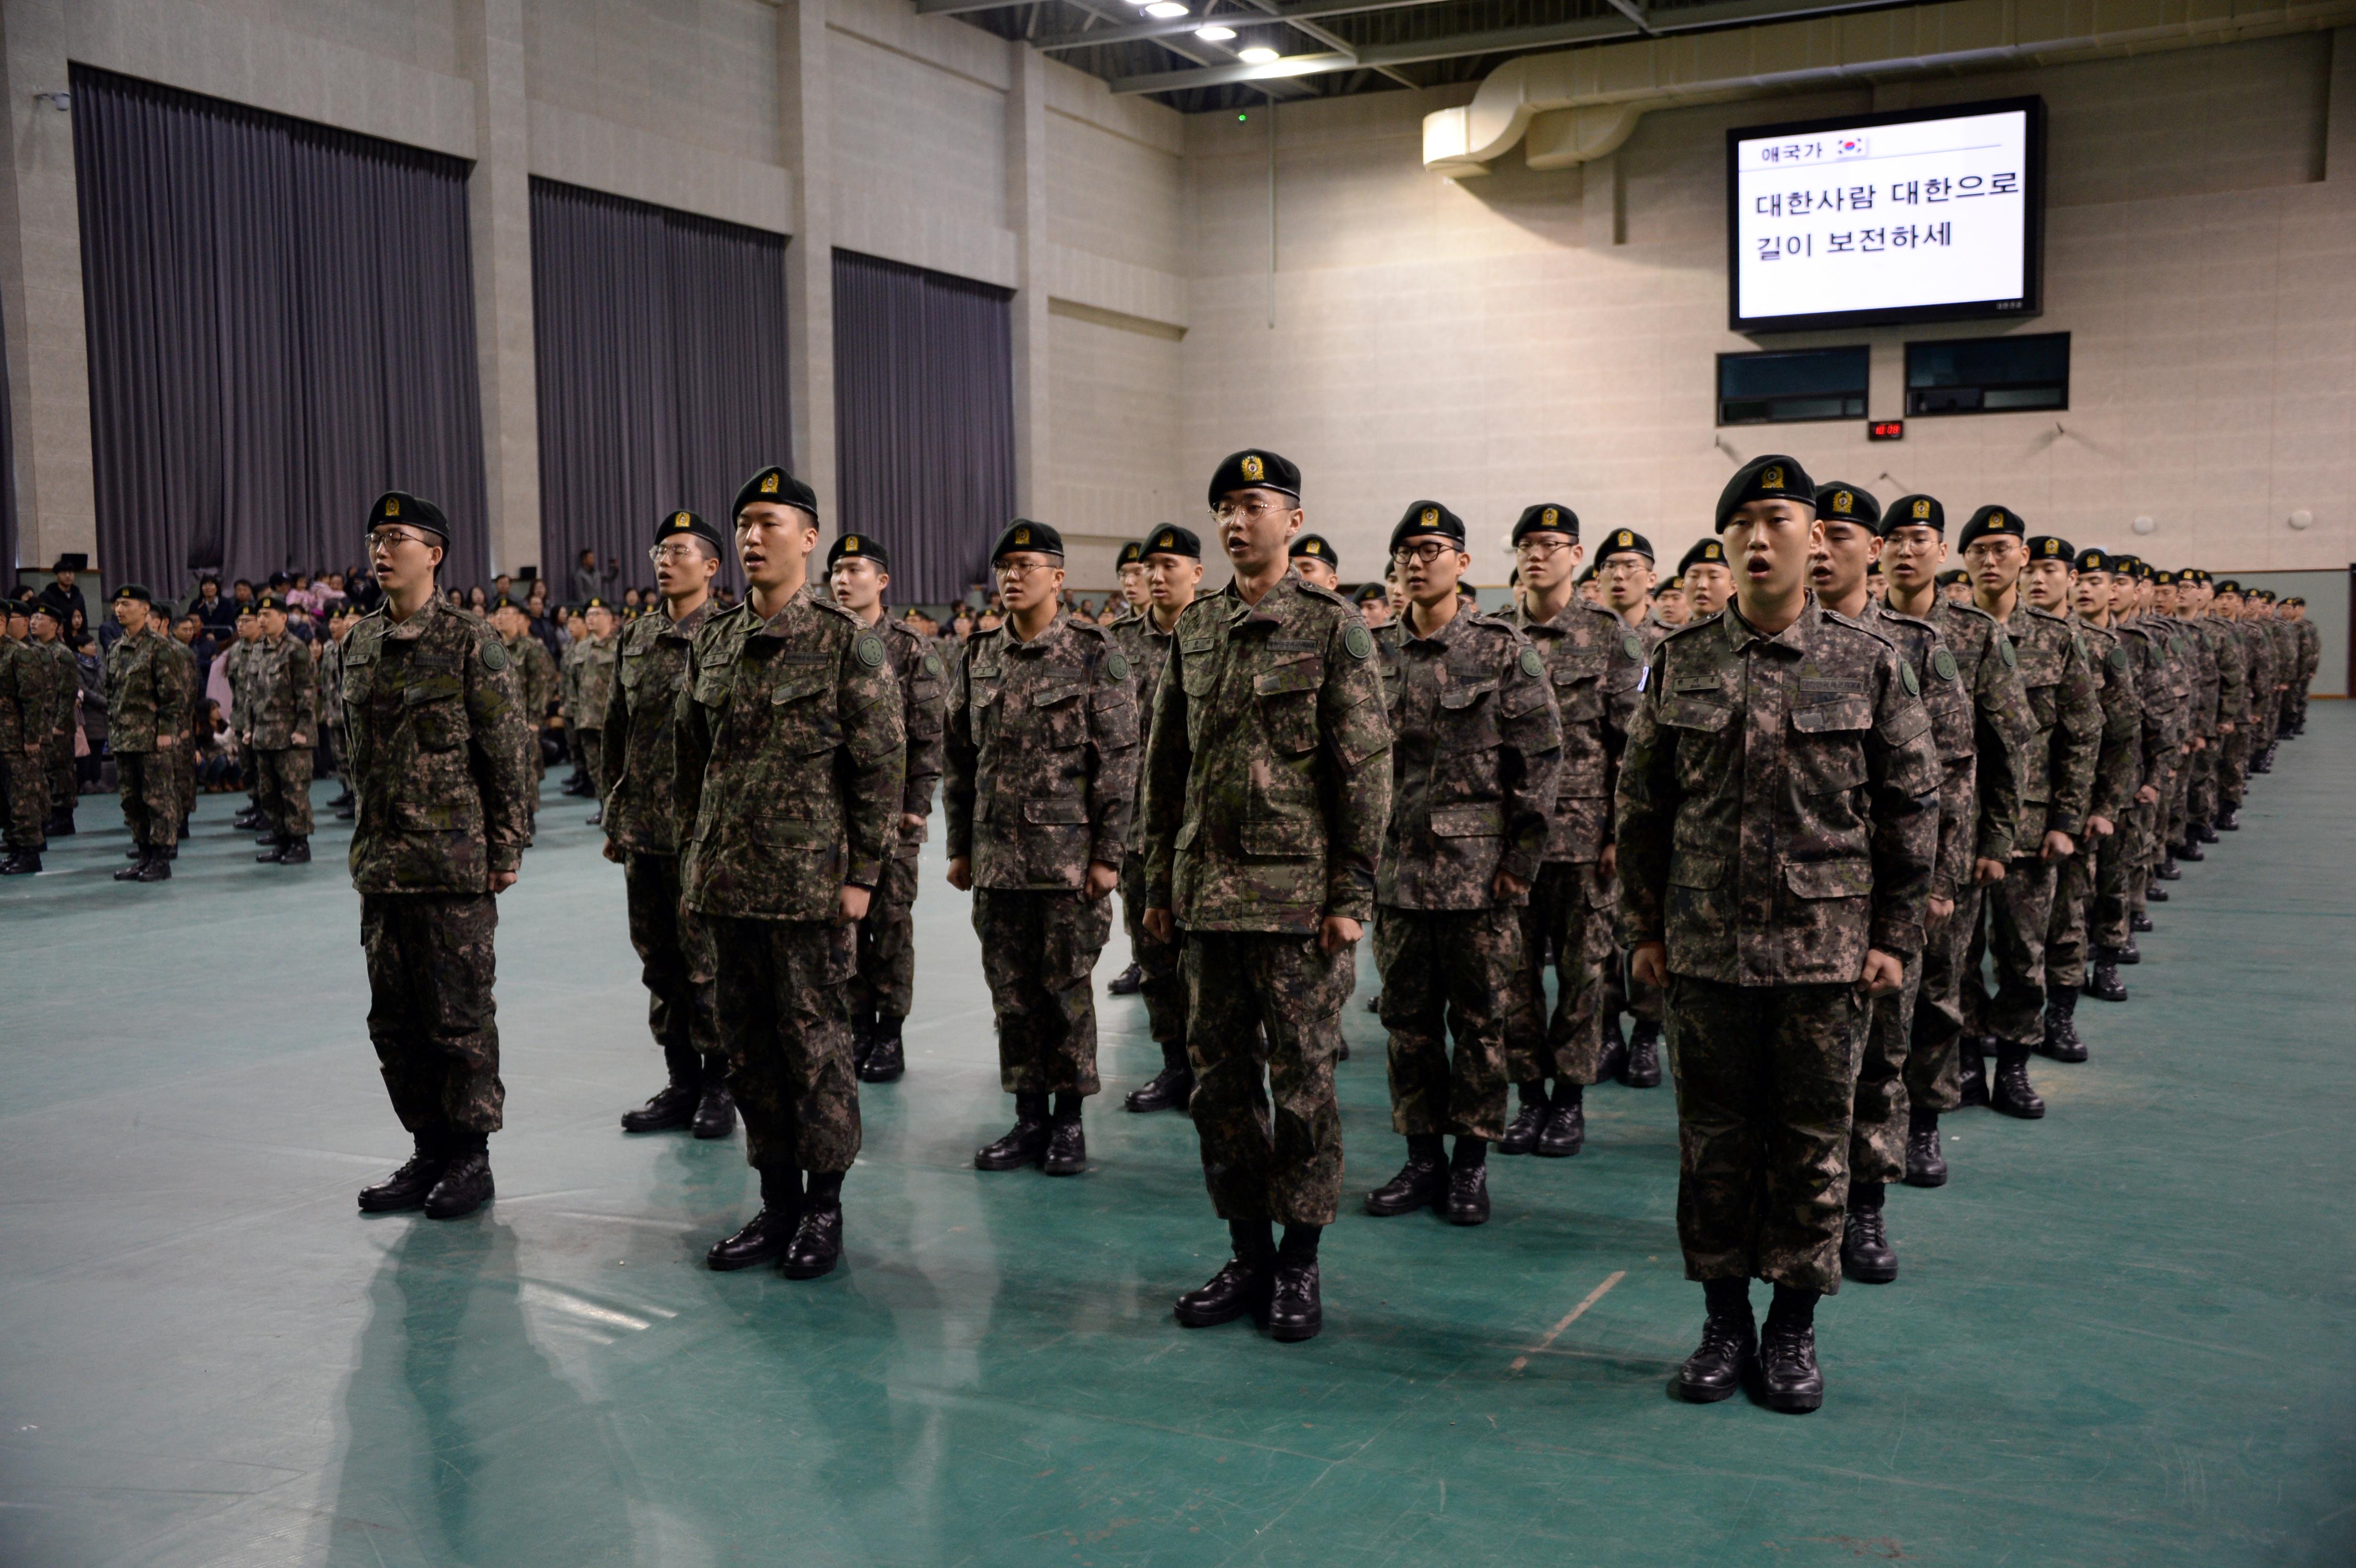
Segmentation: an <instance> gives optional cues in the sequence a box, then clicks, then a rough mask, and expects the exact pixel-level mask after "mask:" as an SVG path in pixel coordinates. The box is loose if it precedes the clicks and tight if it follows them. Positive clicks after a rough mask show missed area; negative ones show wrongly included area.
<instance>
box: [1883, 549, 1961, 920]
mask: <svg viewBox="0 0 2356 1568" xmlns="http://www.w3.org/2000/svg"><path fill="white" fill-rule="evenodd" d="M1856 619H1857V624H1858V625H1860V626H1863V627H1864V628H1865V629H1866V630H1867V631H1869V632H1875V633H1879V635H1882V636H1884V637H1887V638H1889V639H1890V645H1891V646H1893V647H1895V648H1896V649H1897V650H1898V656H1899V657H1901V658H1902V659H1904V660H1905V661H1906V667H1907V668H1908V669H1910V670H1912V671H1913V672H1914V684H1915V686H1916V687H1917V688H1920V690H1921V691H1922V708H1923V710H1924V711H1925V712H1927V713H1929V714H1930V715H1931V744H1932V746H1933V749H1934V750H1936V752H1938V757H1939V847H1938V853H1937V859H1936V860H1935V863H1934V864H1933V868H1932V871H1931V896H1932V897H1933V898H1939V899H1947V900H1950V901H1952V900H1954V898H1955V896H1956V894H1957V893H1958V891H1961V890H1962V889H1964V888H1965V887H1968V886H1970V884H1971V880H1972V854H1973V851H1974V850H1975V849H1976V848H1978V845H1977V843H1976V833H1977V824H1976V821H1975V820H1974V802H1975V798H1976V797H1975V792H1974V775H1975V773H1976V771H1977V769H1978V765H1979V763H1978V759H1979V745H1978V741H1977V739H1976V725H1975V722H1974V716H1973V712H1972V699H1971V694H1970V693H1969V692H1967V691H1965V689H1964V680H1963V667H1961V666H1960V665H1958V664H1956V662H1955V656H1954V655H1953V654H1947V653H1946V648H1947V645H1946V641H1945V639H1944V638H1943V637H1941V636H1940V635H1939V628H1938V627H1936V626H1934V625H1933V624H1931V623H1930V622H1928V621H1923V620H1918V619H1916V618H1915V617H1914V616H1912V615H1901V614H1900V613H1898V612H1897V611H1895V610H1892V609H1891V608H1890V606H1889V605H1888V604H1887V603H1884V602H1883V601H1881V600H1879V599H1876V598H1874V597H1873V596H1872V595H1871V594H1868V595H1866V601H1865V608H1864V609H1863V610H1860V611H1858V613H1857V617H1856ZM1942 654H1946V656H1945V657H1944V658H1942V657H1941V655H1942Z"/></svg>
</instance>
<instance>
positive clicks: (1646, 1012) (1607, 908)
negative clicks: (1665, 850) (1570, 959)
mask: <svg viewBox="0 0 2356 1568" xmlns="http://www.w3.org/2000/svg"><path fill="white" fill-rule="evenodd" d="M1608 882H1609V891H1608V892H1607V893H1606V895H1605V902H1604V905H1603V910H1604V916H1603V918H1604V928H1605V930H1606V931H1607V932H1608V933H1610V945H1609V946H1608V947H1607V949H1606V951H1605V952H1604V954H1603V955H1602V956H1601V959H1600V960H1598V963H1599V964H1600V965H1601V971H1602V976H1603V997H1602V1000H1601V1002H1600V1003H1599V1004H1598V1005H1597V1008H1596V1011H1597V1015H1598V1016H1597V1019H1596V1022H1597V1027H1598V1029H1610V1028H1612V1027H1613V1026H1615V1025H1616V1024H1617V1023H1618V1022H1619V1019H1620V1015H1621V1014H1622V1013H1627V1014H1629V1015H1630V1016H1632V1017H1633V1018H1634V1019H1636V1021H1637V1022H1639V1023H1648V1024H1656V1023H1659V1022H1660V1021H1661V1018H1662V1013H1661V1004H1662V1000H1663V998H1662V996H1661V993H1660V992H1658V991H1656V990H1655V989H1653V987H1650V986H1648V985H1646V984H1644V981H1642V980H1639V979H1638V978H1636V976H1633V975H1632V974H1630V973H1629V972H1628V964H1627V955H1626V954H1624V953H1622V951H1621V950H1620V945H1619V933H1618V924H1619V910H1620V879H1619V878H1617V877H1612V878H1610V879H1608ZM1602 1039H1603V1037H1602V1035H1601V1033H1598V1035H1597V1036H1596V1051H1597V1052H1598V1053H1599V1054H1601V1051H1602V1049H1603V1043H1602Z"/></svg>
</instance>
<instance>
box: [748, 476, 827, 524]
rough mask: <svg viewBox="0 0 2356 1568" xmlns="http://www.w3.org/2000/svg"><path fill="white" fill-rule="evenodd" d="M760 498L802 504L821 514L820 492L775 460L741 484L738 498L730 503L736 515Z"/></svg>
mask: <svg viewBox="0 0 2356 1568" xmlns="http://www.w3.org/2000/svg"><path fill="white" fill-rule="evenodd" d="M756 501H767V502H772V503H774V504H776V505H777V506H780V507H800V508H801V509H802V510H803V511H805V512H808V513H809V515H810V517H812V518H813V519H815V518H816V517H818V492H817V491H815V490H813V489H811V488H810V487H809V485H805V484H803V483H802V482H801V481H800V480H798V479H797V478H795V477H794V476H793V475H790V474H788V473H787V472H786V471H785V470H784V469H782V468H780V467H778V466H777V465H776V464H774V463H772V464H769V466H767V467H766V468H764V469H762V470H761V471H760V472H759V473H757V474H755V475H753V477H751V478H750V479H747V480H745V481H744V484H743V485H740V486H739V487H738V488H737V491H736V499H735V500H734V502H732V503H731V504H730V506H729V507H728V515H729V517H736V516H738V515H739V514H740V513H742V512H743V511H744V508H745V507H749V506H752V505H753V504H754V503H755V502H756Z"/></svg>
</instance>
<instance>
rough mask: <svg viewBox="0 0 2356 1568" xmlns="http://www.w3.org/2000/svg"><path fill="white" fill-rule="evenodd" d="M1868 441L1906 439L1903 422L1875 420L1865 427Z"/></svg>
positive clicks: (1904, 423) (1904, 422)
mask: <svg viewBox="0 0 2356 1568" xmlns="http://www.w3.org/2000/svg"><path fill="white" fill-rule="evenodd" d="M1865 435H1866V439H1867V440H1868V441H1903V440H1905V439H1906V421H1904V420H1875V421H1872V422H1870V423H1869V424H1868V425H1867V426H1866V427H1865Z"/></svg>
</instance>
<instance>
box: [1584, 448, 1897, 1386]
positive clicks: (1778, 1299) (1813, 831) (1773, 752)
mask: <svg viewBox="0 0 2356 1568" xmlns="http://www.w3.org/2000/svg"><path fill="white" fill-rule="evenodd" d="M1718 528H1719V534H1720V537H1722V538H1723V539H1725V540H1726V541H1727V554H1728V557H1729V558H1730V560H1732V561H1733V563H1734V564H1735V566H1736V568H1737V572H1736V579H1735V581H1736V584H1737V586H1736V589H1735V600H1734V603H1733V604H1732V605H1731V606H1730V610H1729V613H1726V614H1723V615H1720V616H1719V617H1718V618H1717V619H1715V620H1713V621H1708V622H1705V623H1702V624H1697V625H1694V626H1689V627H1687V629H1686V630H1684V631H1682V632H1678V633H1676V634H1674V635H1671V636H1669V637H1668V638H1666V639H1665V641H1664V642H1663V643H1662V645H1660V646H1659V647H1658V648H1657V649H1655V651H1654V654H1653V658H1652V665H1651V668H1650V669H1649V671H1648V672H1647V677H1646V680H1645V689H1644V695H1643V696H1642V697H1641V698H1639V699H1638V700H1637V704H1636V711H1635V716H1634V717H1633V719H1632V720H1630V723H1629V729H1628V749H1627V752H1626V754H1625V756H1624V757H1623V759H1622V767H1621V771H1620V797H1619V808H1620V816H1619V825H1618V828H1617V833H1618V842H1619V848H1620V875H1621V880H1622V888H1623V892H1622V910H1621V918H1622V927H1623V932H1624V934H1625V936H1626V939H1627V941H1628V943H1629V945H1630V946H1631V947H1632V948H1633V959H1632V966H1633V969H1634V970H1635V972H1636V974H1637V976H1639V977H1640V978H1642V979H1644V980H1645V981H1647V982H1649V983H1651V984H1653V985H1655V986H1662V987H1667V989H1668V1023H1669V1051H1670V1055H1671V1058H1672V1060H1673V1061H1674V1062H1675V1064H1676V1086H1677V1131H1678V1141H1679V1145H1680V1150H1681V1157H1680V1160H1679V1172H1678V1186H1677V1235H1678V1240H1679V1241H1680V1242H1681V1243H1683V1246H1684V1250H1685V1259H1686V1275H1687V1278H1689V1279H1695V1280H1698V1281H1700V1282H1701V1284H1702V1293H1703V1296H1704V1298H1705V1299H1706V1301H1707V1302H1708V1317H1707V1319H1706V1321H1705V1322H1704V1324H1703V1328H1702V1337H1701V1344H1700V1346H1699V1347H1698V1348H1697V1349H1696V1350H1695V1351H1694V1353H1693V1354H1692V1355H1691V1356H1690V1357H1688V1358H1687V1360H1686V1362H1685V1365H1684V1366H1683V1367H1682V1368H1681V1369H1680V1370H1679V1371H1678V1373H1677V1376H1676V1381H1675V1382H1674V1384H1673V1385H1672V1387H1673V1389H1674V1391H1675V1392H1676V1394H1677V1395H1678V1396H1679V1397H1680V1398H1683V1399H1687V1400H1692V1401H1695V1402H1697V1403H1708V1402H1711V1401H1716V1400H1721V1399H1724V1398H1726V1397H1727V1396H1728V1395H1730V1394H1731V1393H1732V1392H1734V1391H1735V1389H1736V1387H1737V1386H1738V1385H1739V1384H1740V1381H1741V1380H1742V1377H1743V1374H1744V1372H1745V1371H1746V1369H1747V1368H1748V1366H1749V1365H1750V1363H1751V1361H1752V1360H1754V1358H1755V1359H1756V1360H1757V1361H1758V1362H1759V1364H1760V1368H1761V1373H1762V1377H1761V1381H1762V1385H1763V1390H1764V1393H1765V1400H1766V1403H1767V1404H1768V1406H1769V1407H1770V1408H1772V1409H1775V1410H1781V1411H1786V1412H1792V1413H1799V1412H1804V1411H1810V1410H1814V1409H1815V1408H1816V1407H1817V1406H1819V1405H1821V1404H1822V1403H1824V1378H1823V1375H1822V1373H1821V1372H1819V1371H1818V1370H1817V1366H1816V1352H1815V1305H1816V1300H1817V1298H1818V1297H1819V1296H1829V1295H1831V1294H1833V1293H1834V1292H1836V1291H1837V1290H1838V1289H1839V1288H1840V1243H1841V1217H1842V1213H1843V1211H1844V1208H1845V1206H1846V1200H1847V1189H1848V1174H1849V1173H1848V1158H1847V1156H1848V1138H1849V1107H1850V1100H1851V1096H1852V1095H1853V1094H1854V1093H1855V1091H1856V1084H1857V1073H1858V1053H1859V1051H1860V1050H1861V1049H1862V1047H1863V1044H1864V1040H1865V1032H1866V1014H1867V1008H1868V1003H1869V998H1871V997H1878V996H1881V995H1884V994H1886V993H1889V992H1891V991H1895V990H1896V989H1898V988H1899V987H1900V986H1901V985H1902V984H1903V983H1904V979H1905V969H1906V961H1907V959H1908V958H1910V957H1912V955H1914V953H1915V951H1916V949H1917V948H1918V947H1919V945H1920V944H1921V942H1922V906H1923V901H1924V898H1925V897H1926V895H1927V894H1928V892H1929V889H1930V881H1931V869H1932V861H1933V856H1934V854H1935V852H1936V845H1937V830H1938V812H1939V772H1938V760H1937V757H1936V755H1935V753H1934V752H1933V746H1932V741H1931V718H1930V715H1929V714H1928V713H1927V712H1926V711H1925V710H1924V709H1923V707H1922V701H1921V700H1920V699H1919V698H1918V697H1917V696H1916V695H1915V693H1914V692H1913V691H1912V690H1911V689H1910V685H1909V683H1910V682H1912V681H1913V679H1914V677H1913V676H1912V670H1911V669H1910V668H1909V667H1907V665H1906V664H1905V662H1904V660H1903V659H1901V657H1900V656H1899V654H1898V652H1897V650H1896V649H1894V648H1893V647H1891V646H1890V644H1889V642H1888V641H1886V640H1885V639H1884V638H1882V637H1880V636H1879V635H1876V634H1875V633H1872V632H1869V631H1867V630H1865V629H1864V628H1862V627H1860V626H1858V624H1855V623H1854V622H1850V621H1847V620H1844V619H1842V618H1840V617H1838V616H1835V615H1828V614H1826V613H1825V612H1824V610H1823V609H1822V608H1821V607H1820V606H1819V605H1818V604H1817V603H1816V602H1815V599H1814V598H1813V597H1812V596H1811V595H1810V594H1809V592H1808V574H1809V563H1810V559H1811V557H1812V556H1813V554H1814V553H1815V549H1817V547H1818V546H1819V545H1820V544H1821V543H1822V542H1823V539H1824V533H1823V530H1822V529H1821V528H1818V527H1817V526H1816V521H1815V488H1814V486H1812V485H1810V484H1809V482H1808V476H1807V475H1806V474H1805V473H1804V471H1803V470H1802V469H1801V467H1800V465H1799V464H1797V463H1796V462H1794V460H1793V459H1791V458H1789V457H1780V456H1775V457H1761V458H1758V459H1755V460H1753V461H1752V462H1751V463H1749V464H1744V465H1743V467H1742V468H1741V470H1740V472H1738V473H1737V474H1736V475H1734V477H1733V479H1732V480H1731V481H1730V482H1729V483H1728V485H1727V486H1726V489H1725V492H1724V493H1723V494H1722V495H1721V496H1719V504H1718ZM1754 1277H1756V1278H1762V1279H1766V1280H1769V1281H1771V1282H1772V1283H1773V1285H1774V1286H1775V1295H1774V1303H1773V1305H1772V1307H1769V1309H1768V1313H1767V1324H1766V1331H1765V1333H1764V1335H1763V1336H1760V1335H1758V1333H1757V1330H1755V1329H1754V1328H1753V1327H1752V1319H1751V1300H1750V1281H1751V1279H1752V1278H1754Z"/></svg>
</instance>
